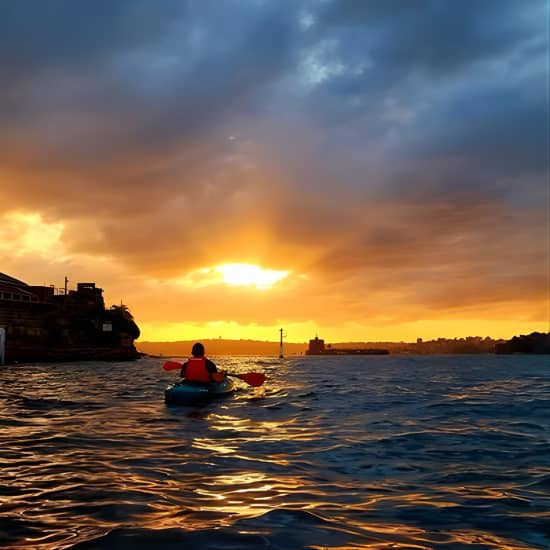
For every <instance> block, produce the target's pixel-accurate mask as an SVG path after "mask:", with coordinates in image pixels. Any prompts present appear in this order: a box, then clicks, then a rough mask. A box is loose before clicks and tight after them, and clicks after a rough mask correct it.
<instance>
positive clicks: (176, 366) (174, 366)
mask: <svg viewBox="0 0 550 550" xmlns="http://www.w3.org/2000/svg"><path fill="white" fill-rule="evenodd" d="M162 368H163V369H164V370H180V369H181V363H178V362H177V361H166V362H165V363H164V365H162Z"/></svg>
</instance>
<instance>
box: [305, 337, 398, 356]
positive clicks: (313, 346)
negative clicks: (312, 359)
mask: <svg viewBox="0 0 550 550" xmlns="http://www.w3.org/2000/svg"><path fill="white" fill-rule="evenodd" d="M389 353H390V352H389V351H388V350H387V349H378V348H333V347H331V345H330V344H328V345H327V346H325V341H324V340H322V339H320V338H319V337H317V336H315V338H314V339H313V340H310V341H309V348H308V349H307V350H306V355H388V354H389Z"/></svg>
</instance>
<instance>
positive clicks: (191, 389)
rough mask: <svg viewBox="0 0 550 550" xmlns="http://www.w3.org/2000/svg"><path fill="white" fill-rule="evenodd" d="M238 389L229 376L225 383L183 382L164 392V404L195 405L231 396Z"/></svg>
mask: <svg viewBox="0 0 550 550" xmlns="http://www.w3.org/2000/svg"><path fill="white" fill-rule="evenodd" d="M236 389H237V388H236V387H235V382H234V381H233V379H232V378H230V377H229V376H226V377H225V380H224V381H223V382H219V383H216V382H212V383H209V384H204V383H202V382H189V381H186V380H183V381H181V382H177V383H175V384H170V385H169V386H168V387H167V388H166V389H165V390H164V402H165V403H166V404H167V405H194V404H196V403H203V402H205V401H208V400H210V399H213V398H217V397H223V396H225V395H230V394H232V393H233V392H234V391H235V390H236Z"/></svg>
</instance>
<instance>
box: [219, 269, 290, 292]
mask: <svg viewBox="0 0 550 550" xmlns="http://www.w3.org/2000/svg"><path fill="white" fill-rule="evenodd" d="M214 271H215V272H216V273H220V274H221V276H222V278H223V282H224V283H226V284H228V285H235V286H255V287H257V288H269V287H272V286H273V285H274V284H276V283H278V282H279V281H280V280H281V279H284V278H285V277H286V276H287V275H288V274H289V272H288V271H275V270H274V269H263V268H262V267H260V266H257V265H252V264H223V265H220V266H217V267H215V268H214Z"/></svg>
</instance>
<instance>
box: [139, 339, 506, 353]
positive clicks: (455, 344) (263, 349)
mask: <svg viewBox="0 0 550 550" xmlns="http://www.w3.org/2000/svg"><path fill="white" fill-rule="evenodd" d="M195 342H196V340H182V341H177V342H136V347H137V349H138V350H139V351H141V352H142V353H147V354H149V355H164V356H166V357H188V356H189V355H190V353H191V347H192V346H193V344H194V343H195ZM201 342H202V343H203V344H204V346H205V348H206V353H207V355H264V356H278V355H279V342H265V341H262V340H222V339H212V340H201ZM504 342H505V340H493V339H492V338H489V337H485V338H482V337H480V336H469V337H466V338H453V339H450V338H438V339H437V340H428V341H421V340H419V341H418V342H414V343H413V342H332V343H330V344H328V343H327V347H332V348H339V349H346V348H353V349H361V348H384V349H387V350H389V352H390V353H391V354H428V355H429V354H442V353H448V354H464V353H468V354H470V353H473V354H476V353H494V352H495V347H496V345H497V344H502V343H504ZM308 345H309V343H308V342H303V343H301V342H285V343H284V354H285V356H291V355H304V354H305V352H306V350H307V349H308ZM500 352H501V353H503V352H504V351H503V350H501V351H500Z"/></svg>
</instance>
